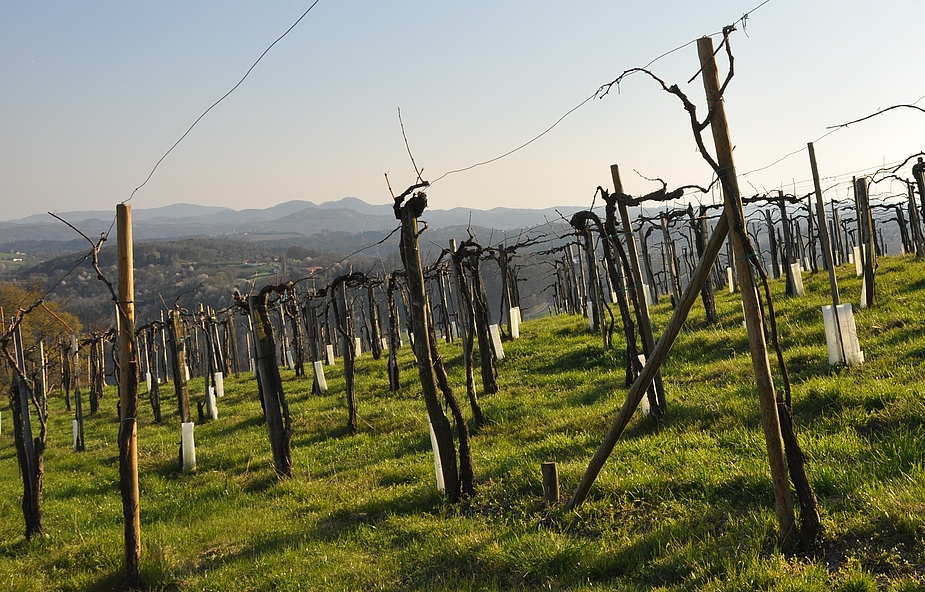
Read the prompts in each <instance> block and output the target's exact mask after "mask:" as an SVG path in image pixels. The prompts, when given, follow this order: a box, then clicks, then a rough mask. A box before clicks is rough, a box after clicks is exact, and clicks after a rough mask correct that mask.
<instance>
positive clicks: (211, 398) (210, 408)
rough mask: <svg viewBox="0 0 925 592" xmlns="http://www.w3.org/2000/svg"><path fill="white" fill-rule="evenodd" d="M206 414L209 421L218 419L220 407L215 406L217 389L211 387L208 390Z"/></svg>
mask: <svg viewBox="0 0 925 592" xmlns="http://www.w3.org/2000/svg"><path fill="white" fill-rule="evenodd" d="M206 413H208V414H209V419H218V407H216V405H215V389H214V388H212V387H211V386H210V387H209V388H208V389H207V390H206Z"/></svg>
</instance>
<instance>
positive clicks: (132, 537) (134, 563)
mask: <svg viewBox="0 0 925 592" xmlns="http://www.w3.org/2000/svg"><path fill="white" fill-rule="evenodd" d="M116 232H117V235H118V242H119V261H118V268H119V272H118V273H119V302H117V303H116V306H117V307H118V310H119V402H120V405H119V410H120V418H119V419H120V420H121V421H120V423H119V485H120V487H121V489H122V514H123V518H124V519H125V575H126V578H127V580H128V585H129V587H130V588H137V587H139V586H140V585H141V569H140V564H141V515H140V513H139V495H138V431H137V429H138V428H137V417H136V416H137V414H138V360H137V356H136V351H135V272H134V267H133V266H134V248H133V244H132V206H130V205H128V204H119V205H117V206H116Z"/></svg>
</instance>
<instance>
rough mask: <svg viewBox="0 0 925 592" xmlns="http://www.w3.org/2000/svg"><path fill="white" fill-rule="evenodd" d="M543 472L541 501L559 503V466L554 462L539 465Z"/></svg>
mask: <svg viewBox="0 0 925 592" xmlns="http://www.w3.org/2000/svg"><path fill="white" fill-rule="evenodd" d="M540 467H541V468H542V471H543V499H545V500H546V501H547V502H548V503H551V504H554V503H557V502H558V501H559V466H558V465H557V464H556V463H554V462H544V463H543V464H542V465H540Z"/></svg>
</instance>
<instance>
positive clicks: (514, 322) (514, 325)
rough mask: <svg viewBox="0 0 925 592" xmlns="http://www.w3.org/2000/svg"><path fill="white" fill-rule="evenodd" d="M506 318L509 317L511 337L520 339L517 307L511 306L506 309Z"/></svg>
mask: <svg viewBox="0 0 925 592" xmlns="http://www.w3.org/2000/svg"><path fill="white" fill-rule="evenodd" d="M507 314H508V315H509V317H508V318H510V319H511V339H520V320H519V319H518V318H517V317H518V315H517V309H516V308H511V309H509V310H508V311H507Z"/></svg>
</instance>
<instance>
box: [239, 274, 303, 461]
mask: <svg viewBox="0 0 925 592" xmlns="http://www.w3.org/2000/svg"><path fill="white" fill-rule="evenodd" d="M270 291H271V290H268V289H267V288H264V289H263V290H261V291H260V293H258V294H254V295H252V296H251V297H250V299H249V303H248V304H249V307H250V316H251V319H252V320H253V323H254V336H255V337H254V350H255V357H256V361H257V367H258V370H257V377H258V380H260V384H261V390H262V392H263V407H264V413H265V414H266V418H267V435H268V437H269V440H270V448H271V450H272V452H273V468H274V469H275V470H276V476H277V477H279V478H284V477H285V478H292V449H291V440H292V426H291V420H290V418H289V406H288V404H287V403H286V394H285V393H284V392H283V383H282V380H281V379H280V375H279V367H278V366H277V365H276V344H275V343H274V339H273V325H272V324H271V322H270V314H269V312H268V311H267V300H268V297H269V292H270Z"/></svg>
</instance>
